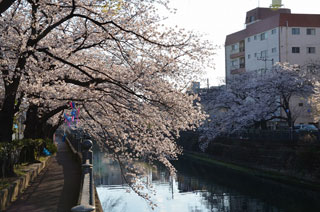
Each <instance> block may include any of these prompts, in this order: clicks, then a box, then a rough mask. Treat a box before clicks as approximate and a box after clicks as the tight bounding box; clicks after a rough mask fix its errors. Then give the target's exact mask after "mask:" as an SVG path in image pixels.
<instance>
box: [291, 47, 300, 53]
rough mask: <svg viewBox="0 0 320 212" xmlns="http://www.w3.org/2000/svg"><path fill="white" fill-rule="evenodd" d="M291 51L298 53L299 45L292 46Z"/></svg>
mask: <svg viewBox="0 0 320 212" xmlns="http://www.w3.org/2000/svg"><path fill="white" fill-rule="evenodd" d="M292 53H300V47H292Z"/></svg>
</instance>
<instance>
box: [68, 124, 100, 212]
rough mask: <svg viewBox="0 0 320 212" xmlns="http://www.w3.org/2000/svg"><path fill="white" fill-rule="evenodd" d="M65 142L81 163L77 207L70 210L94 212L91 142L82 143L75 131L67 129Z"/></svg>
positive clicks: (74, 211)
mask: <svg viewBox="0 0 320 212" xmlns="http://www.w3.org/2000/svg"><path fill="white" fill-rule="evenodd" d="M66 141H67V142H68V144H69V146H70V148H71V149H72V151H73V152H74V153H75V154H76V155H78V157H79V159H80V161H81V167H82V170H81V171H82V176H81V187H80V193H79V200H78V205H77V206H74V207H73V208H71V211H73V212H90V211H93V212H94V211H95V188H94V183H93V171H92V167H93V162H92V161H93V160H92V158H93V153H92V150H91V149H92V145H93V143H92V141H91V140H84V141H83V142H82V138H81V133H79V132H78V131H77V129H72V128H69V129H68V130H67V137H66Z"/></svg>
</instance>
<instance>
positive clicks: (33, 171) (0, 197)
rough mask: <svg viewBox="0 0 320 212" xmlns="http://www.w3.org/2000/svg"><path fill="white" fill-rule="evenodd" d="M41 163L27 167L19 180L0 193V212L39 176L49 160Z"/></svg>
mask: <svg viewBox="0 0 320 212" xmlns="http://www.w3.org/2000/svg"><path fill="white" fill-rule="evenodd" d="M51 157H52V156H50V157H47V158H46V160H45V161H42V162H41V163H34V164H31V165H29V166H28V167H27V168H26V169H28V171H27V173H26V174H25V175H23V176H21V177H20V178H19V179H17V180H15V181H14V182H12V183H11V185H10V186H9V187H8V188H5V189H2V190H1V191H0V211H4V210H6V208H8V206H10V204H11V203H13V202H14V201H16V200H17V199H18V197H19V195H20V194H21V193H23V191H24V190H25V189H26V188H27V187H28V186H29V185H30V183H31V182H32V181H33V180H34V179H35V178H36V177H37V176H38V175H39V173H40V172H41V171H42V170H43V169H44V168H45V167H46V166H47V165H48V162H49V159H50V158H51Z"/></svg>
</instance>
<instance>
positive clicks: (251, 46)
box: [245, 28, 279, 71]
mask: <svg viewBox="0 0 320 212" xmlns="http://www.w3.org/2000/svg"><path fill="white" fill-rule="evenodd" d="M275 29H276V32H275V34H271V30H268V31H265V32H261V33H265V34H266V39H265V40H260V34H261V33H259V34H256V36H257V39H256V40H254V35H253V36H250V42H249V41H248V38H246V41H245V42H246V44H245V45H246V71H255V70H259V69H264V68H265V66H266V68H267V69H271V67H272V61H271V59H272V58H273V60H274V62H278V61H279V34H278V33H279V28H275ZM272 48H276V52H275V53H272ZM264 50H267V52H268V53H267V61H262V60H258V58H260V55H261V51H264ZM255 53H256V57H255ZM249 54H250V59H249V58H248V55H249Z"/></svg>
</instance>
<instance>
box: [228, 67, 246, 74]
mask: <svg viewBox="0 0 320 212" xmlns="http://www.w3.org/2000/svg"><path fill="white" fill-rule="evenodd" d="M244 72H246V69H245V68H238V69H234V70H231V71H230V73H231V74H240V73H244Z"/></svg>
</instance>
